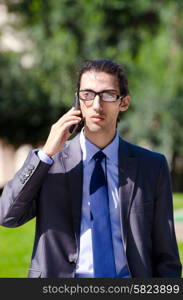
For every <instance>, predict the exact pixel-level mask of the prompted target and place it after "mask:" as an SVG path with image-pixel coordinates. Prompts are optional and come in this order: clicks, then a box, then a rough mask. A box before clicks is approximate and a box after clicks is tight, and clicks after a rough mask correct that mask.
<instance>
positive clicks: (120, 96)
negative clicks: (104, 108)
mask: <svg viewBox="0 0 183 300" xmlns="http://www.w3.org/2000/svg"><path fill="white" fill-rule="evenodd" d="M80 92H92V93H94V98H93V99H89V100H87V99H83V98H81V97H80V95H79V94H80ZM105 92H114V90H103V91H100V92H95V91H93V90H87V89H86V90H79V91H77V96H78V98H79V99H80V100H82V101H84V102H89V101H93V100H94V99H95V97H96V96H97V95H99V98H100V100H102V101H103V102H116V101H117V100H118V99H119V98H123V97H124V95H116V99H115V100H112V101H106V100H103V99H102V94H103V93H105Z"/></svg>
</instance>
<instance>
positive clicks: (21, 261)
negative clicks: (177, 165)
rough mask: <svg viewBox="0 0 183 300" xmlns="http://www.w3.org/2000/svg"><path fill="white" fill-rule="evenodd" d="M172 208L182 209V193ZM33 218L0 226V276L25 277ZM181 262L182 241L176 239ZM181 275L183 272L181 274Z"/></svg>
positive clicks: (182, 255) (32, 232)
mask: <svg viewBox="0 0 183 300" xmlns="http://www.w3.org/2000/svg"><path fill="white" fill-rule="evenodd" d="M173 204H174V209H183V194H174V195H173ZM34 226H35V220H31V221H30V222H28V223H27V224H25V225H23V226H21V227H17V228H4V227H2V226H1V227H0V241H1V242H0V278H25V277H27V275H28V269H29V263H30V260H31V254H32V247H33V242H34ZM178 248H179V254H180V258H181V262H182V264H183V242H180V241H178ZM182 277H183V274H182Z"/></svg>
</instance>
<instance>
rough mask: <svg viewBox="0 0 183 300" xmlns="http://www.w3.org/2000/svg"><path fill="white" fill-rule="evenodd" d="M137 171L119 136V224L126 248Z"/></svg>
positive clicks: (133, 159)
mask: <svg viewBox="0 0 183 300" xmlns="http://www.w3.org/2000/svg"><path fill="white" fill-rule="evenodd" d="M136 173H137V158H136V157H133V156H132V155H131V153H130V151H129V147H128V146H127V143H126V142H125V141H123V140H122V139H121V138H120V142H119V200H120V214H121V226H122V232H123V238H124V247H125V250H126V233H127V225H128V216H129V212H130V208H131V204H132V200H133V192H134V185H135V178H136Z"/></svg>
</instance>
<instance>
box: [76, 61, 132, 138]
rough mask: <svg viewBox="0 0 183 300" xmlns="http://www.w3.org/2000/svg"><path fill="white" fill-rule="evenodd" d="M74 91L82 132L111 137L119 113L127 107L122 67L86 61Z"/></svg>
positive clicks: (128, 98) (126, 90)
mask: <svg viewBox="0 0 183 300" xmlns="http://www.w3.org/2000/svg"><path fill="white" fill-rule="evenodd" d="M77 87H78V91H77V95H78V97H79V100H80V107H81V112H82V114H83V117H84V119H85V131H86V132H89V133H94V134H97V133H103V134H104V135H105V134H106V135H107V134H111V135H112V132H115V128H116V124H117V120H118V115H119V112H120V111H125V110H127V109H128V107H129V104H130V96H129V91H128V80H127V76H126V74H125V71H124V69H123V67H122V66H120V65H118V64H116V63H115V62H112V61H110V60H103V59H102V60H90V61H87V62H86V63H85V64H84V65H83V67H82V68H81V70H80V73H79V78H78V85H77Z"/></svg>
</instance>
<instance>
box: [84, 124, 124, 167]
mask: <svg viewBox="0 0 183 300" xmlns="http://www.w3.org/2000/svg"><path fill="white" fill-rule="evenodd" d="M80 145H81V150H82V152H83V162H84V164H86V163H88V162H89V161H90V160H91V159H92V157H93V156H94V155H95V153H96V152H98V151H99V150H101V149H100V148H98V147H97V146H96V145H94V144H93V143H92V142H90V141H89V140H88V139H87V138H86V137H85V135H84V129H82V131H81V134H80ZM118 148H119V134H118V131H117V130H116V134H115V137H114V138H113V140H112V141H111V143H110V144H109V145H107V146H106V147H105V148H104V149H102V151H103V153H104V154H105V155H106V156H107V158H109V159H110V160H111V161H112V162H113V163H115V164H116V165H118Z"/></svg>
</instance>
